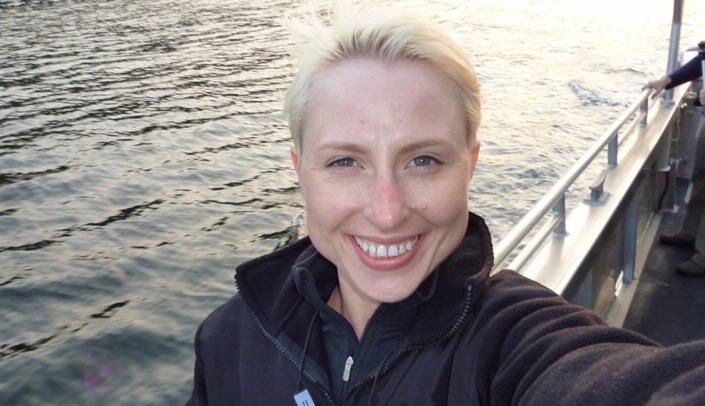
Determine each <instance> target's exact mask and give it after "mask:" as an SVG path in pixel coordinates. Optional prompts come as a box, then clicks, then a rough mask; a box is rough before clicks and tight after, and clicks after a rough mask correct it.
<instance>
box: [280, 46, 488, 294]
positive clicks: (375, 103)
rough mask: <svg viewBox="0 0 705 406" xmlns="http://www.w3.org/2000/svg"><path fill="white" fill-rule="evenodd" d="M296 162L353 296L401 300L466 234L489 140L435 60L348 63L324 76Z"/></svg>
mask: <svg viewBox="0 0 705 406" xmlns="http://www.w3.org/2000/svg"><path fill="white" fill-rule="evenodd" d="M303 134H304V136H303V147H302V151H297V150H296V148H295V147H292V151H291V152H292V160H293V162H294V167H295V168H296V171H297V174H298V177H299V183H300V185H301V188H302V190H303V193H304V197H305V200H306V214H307V218H306V221H307V227H308V232H309V235H310V237H311V240H312V242H313V244H314V245H315V246H316V248H317V249H318V250H319V251H320V252H321V254H323V255H324V256H325V257H326V258H328V260H330V261H331V262H332V263H333V264H335V266H336V267H337V269H338V277H339V281H340V289H341V294H342V296H343V300H344V301H345V302H346V303H347V302H350V301H351V300H352V301H355V302H357V303H360V304H363V305H366V306H377V305H379V304H380V303H390V302H397V301H400V300H403V299H405V298H406V297H408V296H409V295H411V294H412V293H413V292H414V291H415V290H416V288H417V287H418V286H419V285H420V284H421V282H422V281H423V280H424V279H425V278H426V277H427V276H428V275H429V274H430V273H431V271H433V269H434V268H435V267H436V266H437V265H438V264H439V263H440V262H441V261H443V260H444V259H445V258H446V257H447V256H448V255H449V254H450V253H451V252H452V251H453V250H454V249H455V248H456V247H457V246H458V244H459V243H460V241H461V239H462V238H463V236H464V234H465V228H466V225H467V219H468V197H467V191H468V185H469V183H470V179H471V178H472V172H473V169H474V167H475V163H476V162H477V156H478V152H479V148H471V147H469V146H468V145H467V141H466V135H465V116H464V114H463V109H462V106H461V104H460V103H459V102H458V101H457V98H456V96H455V92H454V91H453V85H452V83H451V82H450V80H449V79H447V78H446V77H445V76H444V75H443V74H441V73H440V72H438V71H436V70H435V69H434V68H433V67H431V66H430V65H428V64H426V63H423V62H419V61H409V60H398V61H394V62H384V61H379V60H375V59H369V58H363V57H360V58H356V59H350V60H347V61H344V62H342V63H340V64H338V65H336V66H334V67H332V68H329V69H327V70H324V71H323V72H322V73H321V74H320V75H319V76H318V77H317V79H316V80H315V83H314V84H313V88H312V97H311V102H310V104H309V106H308V109H307V113H306V120H305V123H304V132H303Z"/></svg>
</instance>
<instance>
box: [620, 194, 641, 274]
mask: <svg viewBox="0 0 705 406" xmlns="http://www.w3.org/2000/svg"><path fill="white" fill-rule="evenodd" d="M638 228H639V196H637V195H636V194H635V195H633V196H632V198H631V201H630V202H629V206H628V207H627V211H626V213H624V257H623V260H622V272H624V273H623V275H624V276H623V277H622V281H623V282H624V283H625V284H629V283H632V281H634V269H635V268H636V240H637V231H638Z"/></svg>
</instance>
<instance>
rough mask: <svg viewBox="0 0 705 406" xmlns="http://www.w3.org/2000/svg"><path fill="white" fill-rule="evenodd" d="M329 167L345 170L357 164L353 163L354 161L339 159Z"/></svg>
mask: <svg viewBox="0 0 705 406" xmlns="http://www.w3.org/2000/svg"><path fill="white" fill-rule="evenodd" d="M329 166H338V167H343V168H347V167H351V166H357V162H355V160H354V159H352V158H340V159H337V160H335V161H333V162H331V163H330V165H329Z"/></svg>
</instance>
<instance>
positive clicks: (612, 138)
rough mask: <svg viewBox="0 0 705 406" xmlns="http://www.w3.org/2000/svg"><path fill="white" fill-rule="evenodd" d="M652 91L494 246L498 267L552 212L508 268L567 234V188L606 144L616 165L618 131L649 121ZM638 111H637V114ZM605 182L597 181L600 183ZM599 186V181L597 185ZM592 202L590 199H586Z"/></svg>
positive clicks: (596, 195)
mask: <svg viewBox="0 0 705 406" xmlns="http://www.w3.org/2000/svg"><path fill="white" fill-rule="evenodd" d="M649 94H650V91H644V92H642V93H641V95H640V96H639V98H638V99H637V100H636V101H635V102H634V103H632V104H631V105H630V106H629V108H627V109H626V110H625V111H624V112H623V113H622V114H621V115H620V116H619V117H618V118H617V119H616V120H615V122H614V123H613V124H612V125H611V126H610V127H609V129H607V131H605V132H604V133H603V134H602V136H600V138H599V139H598V140H597V142H596V143H595V144H594V145H593V146H592V147H591V148H590V149H589V150H588V151H587V152H586V153H585V154H584V155H583V156H582V158H580V160H579V161H578V162H577V163H576V164H575V165H573V167H572V168H571V169H570V170H569V171H568V172H567V173H566V174H565V175H563V177H561V178H560V179H559V180H558V181H557V182H556V183H555V184H554V185H553V187H552V188H551V190H549V191H548V192H547V193H546V194H545V195H544V196H543V198H541V200H539V201H538V202H537V203H536V205H534V207H533V208H532V209H531V210H529V212H528V213H527V214H526V215H524V217H523V218H522V219H521V220H520V221H519V223H517V225H516V226H515V227H514V228H513V229H512V230H511V231H510V232H509V234H507V235H506V236H505V237H504V238H502V239H501V240H500V242H499V244H498V245H497V247H496V248H495V270H498V269H501V268H504V267H503V266H502V265H503V264H504V262H505V261H506V260H507V258H509V256H510V255H511V254H512V252H514V251H515V250H516V249H517V247H518V246H519V245H520V244H521V242H522V241H523V240H524V238H525V237H526V236H527V235H528V234H529V233H530V232H531V231H532V230H533V229H534V227H536V225H537V224H538V223H539V222H540V221H541V220H542V219H543V218H544V217H545V216H546V215H547V214H548V213H549V211H550V212H551V218H550V219H549V221H548V222H547V223H546V224H545V225H544V226H543V227H542V228H541V229H540V230H539V231H538V232H537V233H536V235H535V236H534V237H533V238H532V240H531V242H530V243H529V244H527V245H526V246H525V247H524V249H522V250H521V252H520V253H519V254H518V255H517V256H516V257H515V258H514V259H513V261H512V262H511V264H509V266H508V267H509V268H511V269H514V270H520V269H521V268H522V267H523V265H524V264H525V263H526V261H527V260H528V259H529V258H531V256H532V255H533V254H534V253H535V252H536V250H537V249H538V248H539V247H540V246H541V245H542V243H543V242H544V241H545V240H546V238H547V237H548V236H549V235H551V234H553V237H554V238H562V236H564V235H565V217H566V208H565V195H566V191H567V190H568V189H569V188H570V187H571V186H572V185H573V183H575V180H576V179H578V177H579V176H580V175H581V174H582V173H583V172H584V171H585V169H586V168H587V167H588V166H589V165H590V164H591V163H592V162H593V161H594V160H595V158H596V157H597V156H598V155H599V154H600V152H602V151H603V149H604V148H605V146H607V148H608V152H607V167H608V170H609V168H615V167H617V161H618V150H619V145H620V144H621V143H620V142H619V137H618V135H619V133H620V130H622V128H623V127H624V126H625V124H627V123H630V125H629V126H628V127H626V128H625V129H624V130H623V131H622V133H623V134H625V135H628V134H630V133H632V130H633V128H634V126H635V125H638V124H639V125H642V126H645V125H646V118H647V115H648V106H649ZM637 111H638V114H637ZM606 173H607V172H606V171H603V175H602V176H601V178H602V179H601V180H604V175H606ZM601 183H602V182H598V184H601ZM596 189H599V185H598V186H597V187H596V188H595V189H594V190H596ZM599 194H600V193H599V192H598V193H593V196H592V201H593V202H595V203H597V202H598V201H599V198H600V196H599ZM586 203H588V204H589V203H590V201H586Z"/></svg>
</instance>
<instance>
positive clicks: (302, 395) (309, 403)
mask: <svg viewBox="0 0 705 406" xmlns="http://www.w3.org/2000/svg"><path fill="white" fill-rule="evenodd" d="M294 400H295V401H296V404H297V405H298V406H316V405H315V404H314V403H313V399H311V395H310V394H309V393H308V389H304V391H303V392H299V393H297V394H296V395H294Z"/></svg>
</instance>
